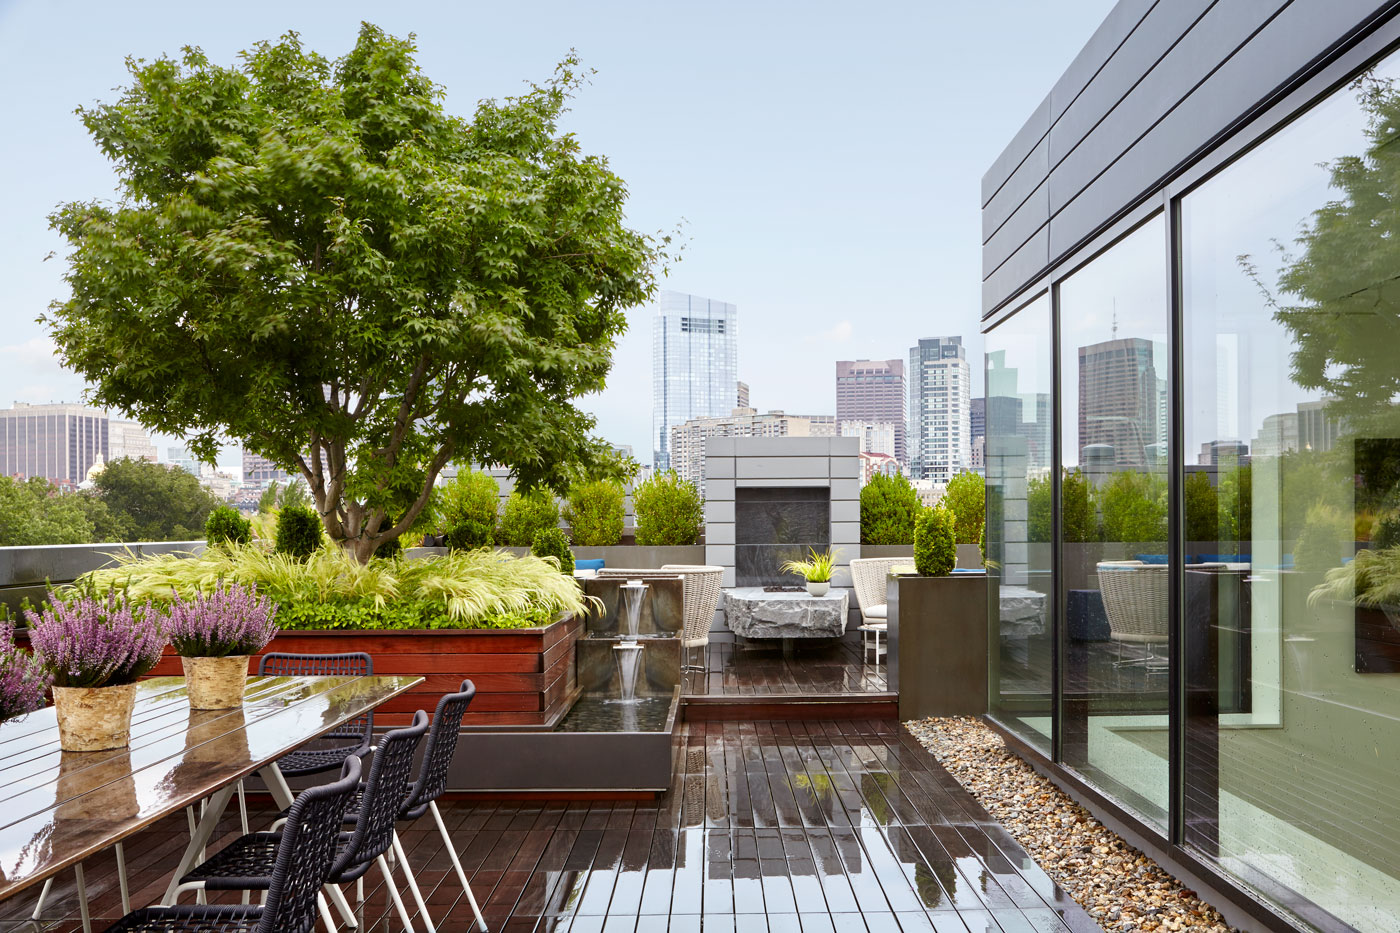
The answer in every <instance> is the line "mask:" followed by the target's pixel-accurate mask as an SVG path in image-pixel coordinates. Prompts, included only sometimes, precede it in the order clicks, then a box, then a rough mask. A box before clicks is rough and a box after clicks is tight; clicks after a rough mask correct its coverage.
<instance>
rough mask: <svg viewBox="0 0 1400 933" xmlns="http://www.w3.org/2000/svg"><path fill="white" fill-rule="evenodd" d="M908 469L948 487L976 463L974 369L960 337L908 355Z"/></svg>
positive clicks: (933, 340) (925, 344)
mask: <svg viewBox="0 0 1400 933" xmlns="http://www.w3.org/2000/svg"><path fill="white" fill-rule="evenodd" d="M907 373H908V383H909V466H910V474H911V475H912V476H914V477H915V478H916V479H928V480H932V481H934V482H935V483H946V482H947V481H948V480H950V479H952V478H953V476H955V475H956V474H957V473H958V472H959V471H961V470H965V469H967V468H968V467H969V466H971V464H972V428H971V418H972V369H971V368H970V367H969V366H968V362H967V350H966V348H965V347H963V342H962V338H961V337H929V338H927V339H923V340H920V341H919V343H918V345H917V346H914V347H911V348H910V350H909V369H908V371H907Z"/></svg>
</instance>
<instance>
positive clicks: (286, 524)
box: [275, 506, 322, 559]
mask: <svg viewBox="0 0 1400 933" xmlns="http://www.w3.org/2000/svg"><path fill="white" fill-rule="evenodd" d="M321 535H322V528H321V522H320V520H318V519H317V518H316V513H315V512H313V511H311V510H310V509H308V508H299V507H297V506H291V507H289V508H285V509H281V510H279V511H278V513H277V544H276V546H275V550H276V551H277V553H278V554H285V555H287V556H288V557H293V558H300V559H305V558H307V557H310V556H311V555H312V554H314V553H315V552H316V551H317V550H318V549H319V548H320V547H321Z"/></svg>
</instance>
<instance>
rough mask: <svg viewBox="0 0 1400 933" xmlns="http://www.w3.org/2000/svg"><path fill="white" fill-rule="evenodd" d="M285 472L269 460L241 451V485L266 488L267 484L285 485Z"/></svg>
mask: <svg viewBox="0 0 1400 933" xmlns="http://www.w3.org/2000/svg"><path fill="white" fill-rule="evenodd" d="M286 481H287V471H286V470H284V469H282V468H281V467H279V466H277V464H275V463H273V462H272V461H271V460H269V459H267V458H266V457H264V456H262V455H261V454H255V453H253V452H251V451H249V450H246V449H245V450H244V451H243V485H245V486H266V485H267V484H268V483H274V482H276V483H285V482H286Z"/></svg>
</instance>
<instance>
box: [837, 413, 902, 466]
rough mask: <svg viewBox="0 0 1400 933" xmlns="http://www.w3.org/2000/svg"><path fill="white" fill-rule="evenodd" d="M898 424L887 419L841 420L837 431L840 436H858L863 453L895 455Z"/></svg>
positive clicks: (896, 458)
mask: <svg viewBox="0 0 1400 933" xmlns="http://www.w3.org/2000/svg"><path fill="white" fill-rule="evenodd" d="M899 427H900V426H899V424H897V423H891V422H888V421H842V422H840V423H839V431H840V435H841V436H842V437H858V438H860V452H861V453H863V454H884V455H885V456H888V457H894V459H895V460H896V461H897V460H899V458H898V457H895V450H896V448H897V445H898V440H899Z"/></svg>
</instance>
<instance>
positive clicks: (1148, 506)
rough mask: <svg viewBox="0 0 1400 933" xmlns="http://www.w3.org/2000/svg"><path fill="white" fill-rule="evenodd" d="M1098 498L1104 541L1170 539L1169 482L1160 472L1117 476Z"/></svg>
mask: <svg viewBox="0 0 1400 933" xmlns="http://www.w3.org/2000/svg"><path fill="white" fill-rule="evenodd" d="M1095 499H1096V500H1097V502H1098V507H1099V514H1100V515H1102V516H1103V539H1104V540H1105V541H1131V542H1139V543H1142V542H1151V541H1165V540H1167V481H1166V478H1165V477H1163V476H1162V475H1161V474H1160V473H1139V472H1138V471H1136V470H1123V471H1122V472H1119V473H1114V474H1113V475H1112V476H1111V477H1109V478H1108V481H1107V482H1105V483H1104V484H1103V485H1102V486H1100V487H1099V488H1098V490H1097V491H1096V494H1095Z"/></svg>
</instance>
